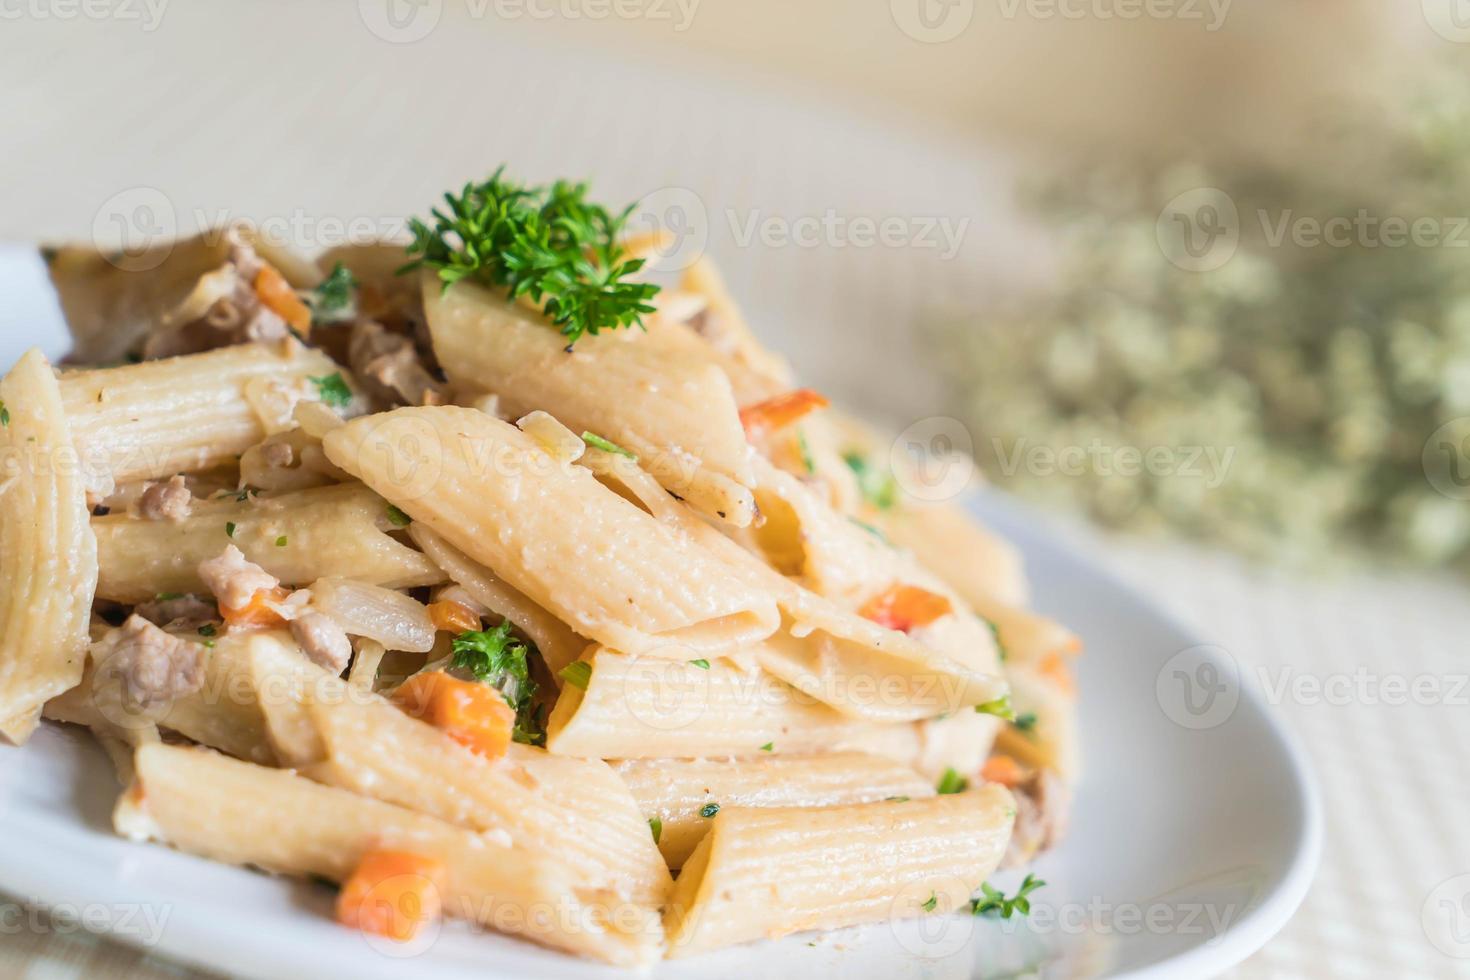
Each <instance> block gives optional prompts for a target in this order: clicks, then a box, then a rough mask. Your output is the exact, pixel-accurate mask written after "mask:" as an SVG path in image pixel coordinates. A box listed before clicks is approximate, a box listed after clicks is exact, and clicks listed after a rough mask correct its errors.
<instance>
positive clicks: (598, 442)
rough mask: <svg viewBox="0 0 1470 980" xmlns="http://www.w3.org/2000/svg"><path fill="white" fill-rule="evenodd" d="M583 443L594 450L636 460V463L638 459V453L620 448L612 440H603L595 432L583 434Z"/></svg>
mask: <svg viewBox="0 0 1470 980" xmlns="http://www.w3.org/2000/svg"><path fill="white" fill-rule="evenodd" d="M582 441H583V442H585V443H586V444H587V445H589V446H591V447H592V448H593V449H601V450H602V451H603V452H605V453H617V454H618V455H619V456H626V457H628V458H629V459H631V460H634V461H635V462H636V461H637V459H638V454H637V453H635V452H632V451H631V450H627V449H624V448H623V447H622V446H619V445H618V444H617V443H615V442H613V441H612V440H610V439H604V438H602V436H600V435H598V434H597V433H595V432H584V433H582Z"/></svg>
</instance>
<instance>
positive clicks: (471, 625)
mask: <svg viewBox="0 0 1470 980" xmlns="http://www.w3.org/2000/svg"><path fill="white" fill-rule="evenodd" d="M429 622H431V623H433V624H434V628H435V629H440V630H448V631H449V632H451V633H468V632H470V631H471V630H477V629H479V628H480V617H479V616H478V615H476V614H475V611H474V610H473V609H471V608H470V607H469V606H466V605H465V604H464V603H462V602H455V601H454V600H453V599H441V600H440V601H438V602H431V603H429Z"/></svg>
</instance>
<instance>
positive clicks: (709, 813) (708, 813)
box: [699, 803, 720, 820]
mask: <svg viewBox="0 0 1470 980" xmlns="http://www.w3.org/2000/svg"><path fill="white" fill-rule="evenodd" d="M719 812H720V805H719V804H718V803H706V804H705V805H704V806H702V807H700V808H699V815H700V816H701V817H704V818H705V819H706V820H708V819H710V818H711V817H713V816H714V815H715V814H717V813H719Z"/></svg>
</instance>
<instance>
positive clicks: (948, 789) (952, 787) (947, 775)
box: [935, 768, 970, 796]
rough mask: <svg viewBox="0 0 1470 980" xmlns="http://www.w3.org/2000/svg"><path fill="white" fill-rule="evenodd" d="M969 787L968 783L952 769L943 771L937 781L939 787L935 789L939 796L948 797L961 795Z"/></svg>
mask: <svg viewBox="0 0 1470 980" xmlns="http://www.w3.org/2000/svg"><path fill="white" fill-rule="evenodd" d="M969 785H970V781H969V780H968V779H966V778H965V777H964V776H961V775H960V774H959V773H957V772H955V771H954V769H952V768H951V769H946V770H944V775H943V776H941V777H940V779H939V785H938V786H937V787H935V789H936V790H937V791H938V793H939V795H940V796H948V795H950V794H951V793H963V792H964V791H965V788H966V787H967V786H969Z"/></svg>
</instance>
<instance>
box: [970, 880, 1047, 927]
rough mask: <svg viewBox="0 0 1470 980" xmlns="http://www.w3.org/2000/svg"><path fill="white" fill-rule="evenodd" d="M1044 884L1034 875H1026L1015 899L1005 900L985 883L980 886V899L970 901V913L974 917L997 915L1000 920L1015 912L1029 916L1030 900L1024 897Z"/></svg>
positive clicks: (1001, 894) (1003, 893) (1003, 895)
mask: <svg viewBox="0 0 1470 980" xmlns="http://www.w3.org/2000/svg"><path fill="white" fill-rule="evenodd" d="M1045 884H1046V882H1044V881H1042V880H1041V879H1039V878H1037V877H1036V876H1035V875H1027V876H1026V880H1025V881H1023V882H1021V888H1020V890H1018V891H1017V892H1016V897H1015V898H1006V895H1005V892H1003V891H998V890H996V889H994V888H992V887H990V883H989V882H986V883H985V884H982V885H981V886H980V894H981V896H982V897H981V898H975V899H971V900H970V911H971V912H972V913H973V914H975V915H998V916H1000V917H1001V918H1002V919H1009V918H1010V917H1011V916H1012V915H1013V914H1014V913H1016V912H1020V913H1021V914H1022V915H1030V914H1031V900H1030V899H1029V898H1027V897H1026V896H1028V895H1030V894H1031V893H1032V892H1034V891H1036V889H1038V888H1041V887H1043V886H1044V885H1045Z"/></svg>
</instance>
